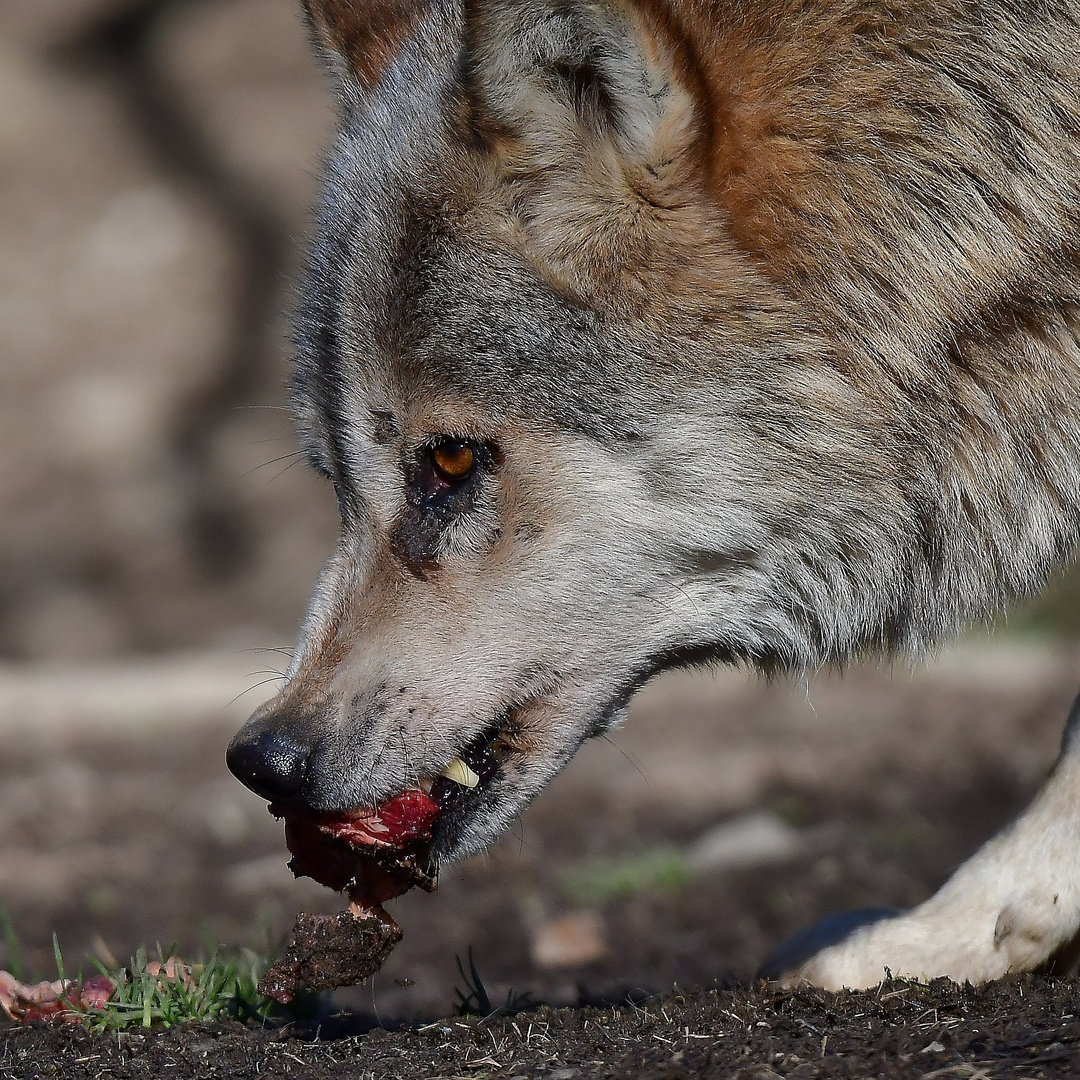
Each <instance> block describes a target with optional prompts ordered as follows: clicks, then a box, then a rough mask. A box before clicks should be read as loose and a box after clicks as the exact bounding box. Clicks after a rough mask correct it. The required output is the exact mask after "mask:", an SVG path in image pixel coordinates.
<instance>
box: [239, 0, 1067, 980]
mask: <svg viewBox="0 0 1080 1080" xmlns="http://www.w3.org/2000/svg"><path fill="white" fill-rule="evenodd" d="M305 7H306V16H307V21H308V25H309V28H310V32H311V36H312V38H313V39H314V42H315V44H316V46H317V48H318V50H319V51H320V52H321V54H322V56H323V57H324V59H325V61H326V65H327V68H328V70H329V72H330V78H331V81H332V83H333V86H334V87H335V90H336V97H337V102H338V110H339V126H338V132H337V135H336V138H335V140H334V142H333V145H332V146H331V148H330V149H329V151H328V153H327V156H326V160H325V164H324V182H323V186H322V196H321V201H320V202H319V205H318V208H317V211H316V222H315V229H314V233H315V235H314V239H313V241H312V242H311V246H310V254H309V258H308V263H307V269H306V272H305V275H304V278H303V284H302V288H301V298H300V302H299V304H298V308H299V310H298V315H297V333H296V338H297V360H296V366H295V375H294V378H293V384H292V391H293V399H294V402H295V412H296V416H297V419H298V422H299V429H300V434H301V439H302V442H303V447H304V450H305V451H306V454H307V457H308V459H309V460H310V462H311V464H312V465H313V466H314V468H315V469H316V470H317V471H318V472H319V473H321V474H322V475H323V476H325V477H326V478H327V479H328V480H329V481H330V482H331V484H332V485H333V488H334V491H335V493H336V496H337V502H338V506H339V509H340V517H341V534H340V541H339V543H338V545H337V549H336V551H335V552H334V553H333V554H332V556H331V557H330V559H329V561H328V563H327V564H326V566H325V569H324V570H323V572H322V574H321V577H320V578H319V581H318V584H317V586H316V588H315V592H314V597H313V599H312V601H311V606H310V610H309V613H308V615H307V619H306V622H305V624H304V627H303V630H302V633H301V637H300V641H299V644H298V647H297V650H296V653H295V656H294V659H293V661H292V664H291V666H290V668H289V671H288V673H287V681H286V682H285V684H284V686H283V688H282V689H281V691H280V693H279V694H278V695H277V696H276V697H275V698H274V699H273V700H272V701H270V702H269V703H267V704H266V705H264V706H263V707H262V708H260V709H259V710H258V711H257V712H256V714H255V715H254V716H253V718H252V719H251V720H250V721H249V722H248V724H247V725H246V726H245V727H244V729H243V730H242V731H241V732H240V733H239V734H238V735H237V736H236V738H235V740H234V741H233V743H232V745H231V747H230V750H229V754H228V761H229V764H230V767H231V768H232V769H233V771H234V772H235V773H236V775H237V776H238V777H239V778H240V779H241V780H242V781H243V782H244V783H246V784H247V785H248V786H249V787H251V788H252V789H253V790H255V791H256V792H257V793H259V794H260V795H262V796H263V797H265V798H268V799H271V800H275V801H277V802H278V803H281V804H291V805H299V806H303V807H306V808H307V809H308V810H310V811H311V812H312V813H316V814H319V813H328V812H332V811H346V810H350V809H353V808H358V807H363V806H379V805H383V804H385V803H386V801H387V800H389V799H393V798H395V797H397V796H399V795H400V793H402V792H409V791H414V790H421V789H422V790H423V791H428V792H430V791H432V790H433V788H432V785H433V783H434V784H436V788H435V790H436V794H438V795H439V797H440V799H441V803H440V805H441V808H442V812H441V814H440V816H439V819H438V822H437V824H436V826H435V831H434V838H433V841H432V845H431V857H432V859H433V860H435V861H436V862H437V861H444V860H447V859H451V858H454V857H457V856H461V855H465V854H468V853H470V852H475V851H477V850H479V849H481V848H482V847H483V846H485V845H486V844H488V843H489V842H490V841H492V840H493V839H494V838H495V837H496V836H497V835H498V834H499V833H500V831H501V830H503V829H504V828H505V827H506V826H507V824H508V823H509V822H510V821H511V820H512V819H513V818H514V817H515V816H516V815H517V814H518V813H519V812H520V811H521V810H522V808H523V807H525V805H526V804H527V803H528V802H529V801H530V800H531V799H532V798H533V797H534V796H536V795H537V793H538V792H540V791H541V789H542V788H543V787H544V785H545V784H546V783H547V782H548V781H549V780H550V779H551V778H552V777H553V776H554V775H555V774H556V773H557V772H559V770H560V769H562V768H563V766H564V765H566V763H567V762H568V761H569V760H570V758H571V757H572V756H573V755H574V752H575V751H576V750H577V749H578V747H579V746H581V745H582V743H583V742H584V741H585V740H587V739H590V738H592V737H594V736H597V735H600V734H602V733H603V732H606V731H607V730H608V729H609V728H611V727H612V726H613V725H615V724H617V723H619V721H620V720H621V719H622V718H623V716H624V714H625V711H626V707H627V703H628V701H629V700H630V698H631V696H632V695H633V694H634V692H635V691H636V690H637V689H638V688H639V687H641V686H642V684H643V683H645V682H646V681H647V680H648V679H650V678H651V677H652V676H653V675H655V674H656V673H657V672H659V671H662V670H664V669H666V668H671V667H674V666H678V665H687V664H694V663H734V664H744V665H749V666H751V667H753V668H757V669H759V670H761V671H763V672H765V673H775V672H781V671H792V670H794V671H799V672H803V671H807V670H811V669H814V668H817V667H819V666H821V665H827V664H842V663H843V662H845V661H847V660H848V659H849V658H852V657H855V656H859V655H862V654H866V653H882V652H884V653H888V654H893V655H915V656H917V655H919V654H920V653H922V652H923V651H925V650H926V649H928V648H929V647H931V646H932V645H933V644H934V643H935V642H938V641H940V640H942V639H943V638H945V637H947V636H948V635H950V634H952V633H954V632H956V631H957V630H958V629H959V628H961V627H962V626H963V625H964V624H965V623H966V622H968V621H969V620H971V619H973V618H975V617H977V616H979V615H981V614H983V613H986V612H990V611H994V610H996V609H999V608H1000V607H1001V606H1002V605H1004V604H1006V603H1007V602H1008V601H1009V600H1010V599H1012V598H1014V597H1017V596H1023V595H1026V594H1029V593H1031V592H1032V591H1033V590H1035V589H1037V588H1038V587H1039V586H1040V585H1041V584H1042V583H1043V582H1044V581H1045V580H1046V578H1047V576H1048V574H1049V573H1050V572H1051V570H1052V569H1053V568H1055V567H1056V566H1058V565H1060V564H1062V563H1063V562H1064V561H1065V560H1067V559H1068V558H1069V557H1070V555H1071V553H1072V552H1073V551H1074V550H1075V548H1076V546H1077V541H1078V537H1080V3H1078V2H1076V0H1034V2H1032V0H1027V2H1025V3H1020V2H1019V0H933V2H930V0H753V2H752V0H710V2H709V3H703V2H701V0H307V2H306V5H305ZM1078 728H1080V721H1078V720H1077V712H1074V715H1073V717H1072V720H1071V722H1070V724H1069V725H1068V726H1067V731H1066V738H1065V742H1064V745H1063V750H1062V754H1061V758H1060V760H1059V762H1058V764H1057V766H1056V768H1055V769H1054V771H1053V773H1052V775H1051V777H1050V779H1049V780H1048V781H1047V783H1046V786H1045V787H1044V788H1043V790H1042V791H1041V792H1040V793H1039V795H1038V796H1037V797H1036V799H1035V801H1034V803H1033V804H1032V806H1031V807H1030V808H1029V809H1028V810H1027V811H1026V812H1025V813H1024V814H1022V815H1021V817H1020V818H1019V819H1018V820H1017V821H1016V822H1015V823H1014V824H1013V825H1012V826H1010V828H1009V829H1007V830H1006V831H1005V832H1004V833H1003V834H1002V835H1000V836H999V837H997V838H995V839H994V840H992V841H991V842H990V843H989V844H988V845H987V846H986V847H984V848H983V849H982V850H981V851H980V852H978V853H977V854H976V855H975V856H974V857H973V858H972V860H971V861H969V862H968V863H967V864H965V865H964V866H963V867H961V868H960V870H958V871H957V873H956V875H955V876H954V877H953V878H952V879H951V880H950V881H949V882H948V883H947V884H946V885H945V886H944V887H943V888H942V890H941V891H940V892H939V893H938V894H937V895H936V896H934V897H932V898H931V899H930V900H929V901H927V902H926V903H925V904H923V905H922V906H920V907H917V908H915V909H913V910H912V911H909V912H906V913H902V914H899V915H893V916H891V917H888V918H871V917H869V916H868V917H866V918H863V919H858V918H857V919H854V920H849V921H848V922H846V923H845V924H844V926H843V930H842V932H840V933H838V932H837V931H836V928H835V925H833V928H832V929H827V928H826V929H825V930H823V931H822V932H821V933H819V934H817V935H814V934H811V935H810V936H809V938H807V939H806V940H804V941H802V943H801V944H799V945H798V947H797V948H794V949H792V950H788V952H787V954H786V955H785V959H784V961H783V963H782V964H781V965H780V967H779V968H778V969H777V970H776V971H775V974H777V975H779V976H781V977H783V978H786V979H787V980H788V981H799V980H805V981H808V982H812V983H815V984H819V985H821V986H825V987H842V986H847V987H862V986H869V985H874V984H876V983H878V982H879V981H880V980H881V979H882V977H883V976H884V974H885V972H886V970H887V971H889V972H891V973H892V974H893V975H896V976H910V977H915V978H926V977H932V976H939V975H946V976H950V977H951V978H953V979H956V980H961V981H962V980H965V979H967V980H971V981H972V982H981V981H985V980H989V979H993V978H996V977H998V976H1000V975H1002V974H1004V973H1006V972H1009V971H1017V970H1026V969H1031V968H1033V967H1036V966H1037V965H1040V964H1043V963H1045V962H1046V961H1047V959H1048V958H1049V957H1051V956H1052V955H1053V954H1054V953H1055V952H1056V951H1058V950H1059V949H1061V948H1062V947H1063V946H1064V945H1065V944H1066V943H1067V942H1069V941H1070V940H1071V939H1072V938H1073V937H1074V935H1076V933H1077V931H1078V929H1080V737H1078V736H1077V734H1076V731H1077V729H1078ZM440 784H441V788H439V787H438V785H440ZM450 789H452V790H450ZM448 791H450V793H449V794H447V792H448Z"/></svg>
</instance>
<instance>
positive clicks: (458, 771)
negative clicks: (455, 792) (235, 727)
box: [439, 758, 480, 788]
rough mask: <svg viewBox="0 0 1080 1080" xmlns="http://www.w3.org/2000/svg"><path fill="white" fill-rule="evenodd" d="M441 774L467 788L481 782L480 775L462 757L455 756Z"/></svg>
mask: <svg viewBox="0 0 1080 1080" xmlns="http://www.w3.org/2000/svg"><path fill="white" fill-rule="evenodd" d="M439 775H440V776H445V777H446V778H447V780H453V781H454V782H455V783H457V784H460V785H461V786H462V787H467V788H474V787H476V785H477V784H479V783H480V777H479V776H477V775H476V773H474V772H473V771H472V769H470V768H469V766H468V765H466V764H465V762H464V761H462V760H461V758H454V760H453V761H451V762H450V764H449V765H447V766H446V768H445V769H443V771H442V772H441V773H439Z"/></svg>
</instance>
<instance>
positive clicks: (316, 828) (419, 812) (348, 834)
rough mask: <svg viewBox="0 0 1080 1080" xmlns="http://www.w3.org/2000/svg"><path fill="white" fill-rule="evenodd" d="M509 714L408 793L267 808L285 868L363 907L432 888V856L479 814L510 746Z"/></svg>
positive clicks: (512, 747) (436, 863) (435, 861)
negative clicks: (337, 806) (352, 806)
mask: <svg viewBox="0 0 1080 1080" xmlns="http://www.w3.org/2000/svg"><path fill="white" fill-rule="evenodd" d="M514 711H515V710H513V709H511V710H508V711H507V713H506V714H504V716H503V717H502V718H501V719H500V720H499V721H498V722H496V723H495V724H493V725H491V726H490V727H489V728H488V729H487V730H486V731H484V732H483V733H482V734H481V735H479V736H478V737H477V738H475V739H474V740H473V741H472V742H470V743H469V744H468V745H467V746H466V747H465V748H464V749H463V750H462V751H461V753H460V755H459V756H458V757H457V758H455V759H454V760H453V761H452V762H450V764H449V765H447V766H446V767H444V768H443V769H442V770H441V771H440V772H439V773H438V774H437V775H434V776H425V777H421V778H420V779H419V780H418V781H417V786H416V787H415V788H409V789H407V790H405V791H402V792H401V793H400V794H398V795H395V796H393V797H392V798H390V799H386V800H384V801H383V802H381V803H378V804H377V805H375V806H374V807H366V808H362V809H356V810H351V811H337V810H332V811H316V810H312V809H311V808H310V807H308V806H306V805H303V804H300V803H294V802H292V801H285V802H273V803H271V804H270V805H269V810H270V812H271V813H272V814H273V815H274V816H275V817H276V818H279V819H283V820H284V822H285V842H286V844H287V846H288V848H289V851H290V852H291V853H292V856H293V857H292V859H291V860H290V862H289V868H290V869H291V870H292V872H293V873H294V874H295V875H296V876H297V877H310V878H313V879H314V880H315V881H318V882H319V883H320V884H322V885H326V886H328V887H329V888H331V889H334V890H336V891H345V890H348V893H349V896H350V899H351V900H352V901H353V903H355V904H358V905H359V906H360V907H363V908H370V907H374V906H376V905H378V904H381V903H383V902H384V901H386V900H390V899H393V898H394V897H395V896H400V895H401V894H402V893H404V892H407V891H408V890H409V889H411V888H414V887H419V888H421V889H424V890H425V891H427V892H432V891H434V889H435V888H436V886H437V882H438V867H439V852H440V850H445V849H446V848H447V847H449V846H450V837H449V835H448V834H449V833H450V832H452V831H454V829H455V828H460V823H461V820H462V818H464V817H468V816H469V815H470V814H471V813H472V812H474V811H475V810H477V809H479V804H480V802H481V800H482V798H483V796H484V793H485V792H486V790H487V789H488V788H489V786H490V785H491V782H492V780H494V778H495V777H496V776H497V775H498V774H499V772H500V771H501V769H502V767H503V765H504V764H505V762H506V761H507V760H508V758H509V757H510V755H511V754H512V753H514V752H516V751H517V749H518V748H517V747H515V745H514V743H513V739H512V729H513V725H512V723H511V720H512V715H513V712H514ZM451 821H453V822H454V823H455V824H454V825H450V824H449V823H450V822H451Z"/></svg>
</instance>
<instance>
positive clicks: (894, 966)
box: [781, 883, 1076, 990]
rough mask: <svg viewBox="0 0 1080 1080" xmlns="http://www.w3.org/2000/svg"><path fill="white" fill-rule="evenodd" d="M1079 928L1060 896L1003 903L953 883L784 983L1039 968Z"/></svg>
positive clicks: (850, 982)
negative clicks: (959, 888)
mask: <svg viewBox="0 0 1080 1080" xmlns="http://www.w3.org/2000/svg"><path fill="white" fill-rule="evenodd" d="M951 884H954V883H950V885H951ZM1075 933H1076V914H1075V912H1073V911H1066V905H1064V904H1063V903H1061V902H1060V897H1059V896H1058V895H1055V894H1051V895H1045V894H1042V893H1032V892H1027V893H1019V894H1014V895H1013V896H1011V897H1009V898H1007V899H1006V901H1005V902H1004V903H1001V902H992V901H991V898H990V897H980V896H978V895H966V896H964V895H957V892H956V890H955V889H950V888H949V885H946V887H945V888H944V889H942V891H941V892H940V893H938V894H937V895H936V896H934V897H932V898H931V899H930V900H928V901H927V902H926V903H925V904H922V905H921V906H920V907H918V908H915V909H914V910H913V911H910V912H907V913H905V914H903V915H898V916H896V917H894V918H890V919H885V920H882V921H880V922H875V923H873V924H872V925H869V926H861V927H859V928H858V929H856V930H854V931H853V932H852V933H851V934H849V935H848V936H847V937H846V938H844V939H843V940H842V941H839V942H837V943H836V944H834V945H830V946H828V947H826V948H823V949H821V950H820V951H819V952H817V953H815V954H814V955H813V956H811V957H810V958H809V959H807V960H805V961H803V962H801V963H799V964H797V965H796V966H794V967H792V968H791V969H790V970H788V971H787V972H785V973H784V974H783V975H782V976H781V981H782V982H783V983H784V984H786V985H795V984H799V983H811V984H812V985H814V986H821V987H824V988H826V989H829V990H839V989H842V988H844V987H847V988H849V989H865V988H866V987H870V986H876V985H877V984H878V983H880V982H881V981H882V979H885V978H888V977H889V976H892V977H894V978H909V979H920V980H928V979H934V978H938V977H940V976H946V977H948V978H950V979H952V980H953V981H954V982H958V983H963V982H971V983H982V982H988V981H989V980H991V979H997V978H1000V977H1001V976H1002V975H1006V974H1008V973H1009V972H1015V971H1030V970H1032V969H1033V968H1036V967H1039V966H1040V965H1041V964H1044V963H1045V962H1046V961H1047V960H1048V959H1049V958H1050V957H1051V956H1052V955H1053V954H1054V953H1055V952H1056V951H1057V950H1058V949H1059V948H1061V947H1062V946H1063V945H1064V944H1065V943H1066V942H1068V941H1069V940H1070V939H1071V938H1072V937H1073V936H1074V934H1075Z"/></svg>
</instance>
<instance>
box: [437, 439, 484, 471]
mask: <svg viewBox="0 0 1080 1080" xmlns="http://www.w3.org/2000/svg"><path fill="white" fill-rule="evenodd" d="M431 459H432V461H434V462H435V468H437V469H438V470H439V472H440V473H442V474H443V476H445V477H446V478H447V479H448V480H463V479H464V478H465V477H466V476H468V475H469V473H470V471H471V470H472V467H473V464H474V462H475V460H476V457H475V455H474V454H473V448H472V447H471V446H470V445H469V444H468V443H465V442H449V443H443V444H442V445H441V446H436V447H435V448H434V449H433V450H432V451H431Z"/></svg>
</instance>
